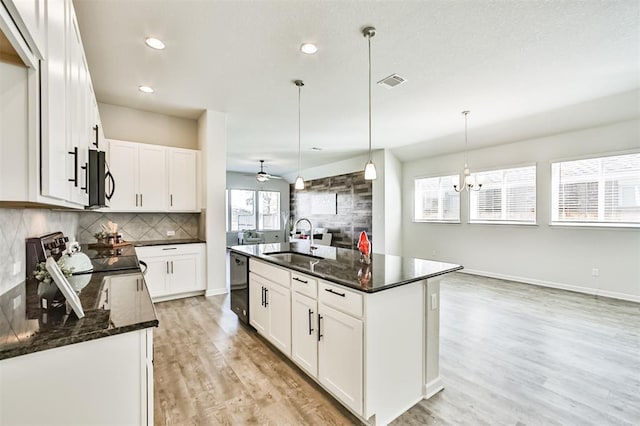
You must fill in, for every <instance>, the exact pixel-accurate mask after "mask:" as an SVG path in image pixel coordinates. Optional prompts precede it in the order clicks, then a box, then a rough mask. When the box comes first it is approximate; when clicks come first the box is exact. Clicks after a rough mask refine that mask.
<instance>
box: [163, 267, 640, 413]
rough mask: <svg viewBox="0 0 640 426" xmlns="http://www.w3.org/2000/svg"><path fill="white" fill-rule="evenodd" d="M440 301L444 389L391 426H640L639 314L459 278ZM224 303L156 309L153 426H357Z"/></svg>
mask: <svg viewBox="0 0 640 426" xmlns="http://www.w3.org/2000/svg"><path fill="white" fill-rule="evenodd" d="M441 291H442V295H441V350H440V357H441V361H440V366H441V375H442V378H443V381H444V383H445V390H444V391H442V392H440V393H439V394H437V395H436V396H434V397H433V398H431V399H430V400H428V401H422V402H420V403H419V404H417V405H415V406H414V407H413V408H411V409H410V410H409V411H408V412H406V413H405V414H403V415H402V416H401V417H400V418H398V419H397V420H396V421H395V422H394V424H397V425H405V424H411V425H418V424H434V425H447V424H452V425H453V424H455V425H484V424H487V425H632V424H633V425H638V424H640V304H634V303H629V302H621V301H615V300H612V299H605V298H596V297H593V296H587V295H581V294H577V293H570V292H565V291H560V290H552V289H545V288H540V287H535V286H529V285H525V284H519V283H514V282H510V281H503V280H495V279H489V278H483V277H474V276H470V275H466V274H460V273H457V274H450V275H448V276H447V277H446V278H445V279H443V281H442V290H441ZM228 303H229V302H228V297H226V296H217V297H212V298H204V297H195V298H190V299H183V300H177V301H171V302H165V303H160V304H158V305H156V309H157V312H158V316H159V319H160V327H159V328H158V329H157V330H156V333H155V370H154V371H155V423H156V424H157V425H165V424H166V425H189V424H194V425H195V424H197V425H212V424H232V425H244V424H274V425H284V424H296V425H297V424H318V425H325V424H356V423H358V421H357V419H356V418H355V417H353V416H351V415H350V414H349V413H348V412H347V411H346V410H344V409H343V408H342V407H341V406H340V405H339V404H338V403H337V402H335V401H334V400H333V399H332V398H331V397H330V396H328V395H327V394H326V393H325V392H324V391H322V390H321V389H320V388H319V387H318V386H317V385H316V384H315V383H313V382H312V381H311V380H309V379H306V378H305V376H304V374H303V373H302V372H301V371H300V370H298V369H297V367H295V366H294V365H293V364H292V363H291V362H289V361H288V360H286V359H285V358H284V357H283V356H281V355H279V354H278V353H277V352H276V350H275V349H271V348H270V347H269V346H268V345H267V344H266V343H265V341H264V340H263V339H261V338H260V337H258V336H257V335H256V334H255V333H254V332H249V331H247V329H246V328H244V327H242V326H239V325H238V322H237V318H236V316H235V315H234V314H233V313H232V312H231V311H229V309H228Z"/></svg>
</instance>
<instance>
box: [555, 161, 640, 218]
mask: <svg viewBox="0 0 640 426" xmlns="http://www.w3.org/2000/svg"><path fill="white" fill-rule="evenodd" d="M551 173H552V178H551V184H552V197H553V198H552V221H553V222H569V223H571V222H574V223H602V224H607V223H611V224H636V225H638V224H640V153H638V154H627V155H616V156H609V157H598V158H589V159H585V160H574V161H562V162H556V163H552V164H551Z"/></svg>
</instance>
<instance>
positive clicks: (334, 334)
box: [318, 303, 362, 414]
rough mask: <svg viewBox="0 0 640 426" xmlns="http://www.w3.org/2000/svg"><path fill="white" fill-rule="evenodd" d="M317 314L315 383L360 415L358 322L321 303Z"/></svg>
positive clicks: (360, 364)
mask: <svg viewBox="0 0 640 426" xmlns="http://www.w3.org/2000/svg"><path fill="white" fill-rule="evenodd" d="M318 313H319V316H318V330H319V339H318V379H319V380H320V383H322V384H323V385H324V386H325V387H326V388H327V390H329V391H330V392H331V393H332V394H334V395H335V396H336V397H337V398H338V399H340V400H341V401H342V402H343V403H344V404H345V405H346V406H348V407H349V408H351V409H352V410H353V411H355V412H356V413H358V414H362V321H361V320H359V319H357V318H354V317H352V316H349V315H347V314H344V313H342V312H340V311H337V310H335V309H333V308H330V307H329V306H326V305H324V304H322V303H320V304H319V309H318Z"/></svg>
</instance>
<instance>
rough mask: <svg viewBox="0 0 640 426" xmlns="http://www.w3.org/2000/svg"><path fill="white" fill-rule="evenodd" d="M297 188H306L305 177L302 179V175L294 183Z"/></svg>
mask: <svg viewBox="0 0 640 426" xmlns="http://www.w3.org/2000/svg"><path fill="white" fill-rule="evenodd" d="M294 188H295V189H304V179H302V176H298V177H297V178H296V183H295V185H294Z"/></svg>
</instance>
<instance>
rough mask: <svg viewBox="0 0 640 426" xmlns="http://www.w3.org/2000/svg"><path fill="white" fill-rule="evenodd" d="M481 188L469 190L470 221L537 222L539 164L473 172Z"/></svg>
mask: <svg viewBox="0 0 640 426" xmlns="http://www.w3.org/2000/svg"><path fill="white" fill-rule="evenodd" d="M473 176H475V177H476V178H477V179H478V180H479V181H480V182H482V189H481V190H480V191H471V192H470V199H469V203H470V213H469V222H471V223H474V222H475V223H529V224H535V223H536V166H526V167H516V168H512V169H502V170H492V171H487V172H479V173H473Z"/></svg>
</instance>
